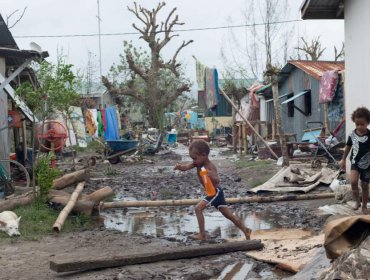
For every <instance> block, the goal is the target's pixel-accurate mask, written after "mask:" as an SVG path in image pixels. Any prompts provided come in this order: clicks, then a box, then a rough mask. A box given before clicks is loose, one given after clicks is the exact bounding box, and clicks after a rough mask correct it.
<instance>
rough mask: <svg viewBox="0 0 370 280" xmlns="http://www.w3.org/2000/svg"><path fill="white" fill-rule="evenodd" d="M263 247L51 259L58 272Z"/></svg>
mask: <svg viewBox="0 0 370 280" xmlns="http://www.w3.org/2000/svg"><path fill="white" fill-rule="evenodd" d="M262 248H263V244H262V243H261V242H260V241H258V240H247V241H239V242H230V243H221V244H209V245H202V246H199V245H195V246H187V247H181V248H173V249H167V250H161V251H160V252H158V251H156V252H145V253H140V254H130V255H123V256H113V257H98V258H95V259H91V258H90V259H87V260H80V259H76V260H72V261H59V260H58V261H51V262H50V269H51V270H54V271H56V272H72V271H87V270H92V269H98V268H108V267H117V266H125V265H134V264H143V263H152V262H158V261H165V260H178V259H189V258H196V257H203V256H209V255H218V254H226V253H231V252H237V251H249V250H260V249H262Z"/></svg>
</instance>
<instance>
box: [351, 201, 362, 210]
mask: <svg viewBox="0 0 370 280" xmlns="http://www.w3.org/2000/svg"><path fill="white" fill-rule="evenodd" d="M360 207H361V203H360V202H356V203H355V206H353V207H352V209H353V210H358V208H360Z"/></svg>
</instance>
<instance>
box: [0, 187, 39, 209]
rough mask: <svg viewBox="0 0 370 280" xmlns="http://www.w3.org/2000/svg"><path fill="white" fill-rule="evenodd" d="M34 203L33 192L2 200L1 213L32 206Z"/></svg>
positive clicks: (0, 204) (0, 203) (0, 201)
mask: <svg viewBox="0 0 370 280" xmlns="http://www.w3.org/2000/svg"><path fill="white" fill-rule="evenodd" d="M32 201H33V191H29V192H27V193H25V194H22V195H18V196H14V197H12V198H8V199H6V200H0V212H2V211H5V210H12V209H14V208H17V207H18V206H23V205H27V204H30V203H31V202H32Z"/></svg>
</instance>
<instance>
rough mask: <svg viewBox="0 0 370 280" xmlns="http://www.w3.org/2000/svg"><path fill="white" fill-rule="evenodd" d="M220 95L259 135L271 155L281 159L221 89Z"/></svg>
mask: <svg viewBox="0 0 370 280" xmlns="http://www.w3.org/2000/svg"><path fill="white" fill-rule="evenodd" d="M220 93H221V94H222V95H223V96H224V97H225V99H226V101H227V102H229V103H230V105H231V106H232V107H233V108H234V109H235V111H236V112H237V113H238V114H239V115H240V117H241V118H242V120H243V121H245V123H246V124H247V125H248V126H249V127H250V129H251V130H252V131H253V132H254V133H255V134H256V135H257V137H258V138H259V139H260V140H261V141H262V143H263V144H264V145H265V146H266V148H267V149H268V150H269V151H270V153H271V155H273V156H274V157H275V158H276V159H278V158H279V157H278V156H277V155H276V154H275V152H274V151H273V150H272V149H271V147H270V146H269V145H268V144H267V142H266V141H265V139H263V137H262V136H261V135H259V134H258V132H257V131H256V130H255V129H254V127H253V126H252V125H251V123H250V122H249V121H248V120H247V119H246V118H245V117H244V116H243V114H242V113H241V112H240V110H239V109H238V107H236V105H235V104H234V103H233V102H232V101H231V100H230V98H229V97H228V96H227V94H226V93H225V92H224V91H223V90H222V89H220Z"/></svg>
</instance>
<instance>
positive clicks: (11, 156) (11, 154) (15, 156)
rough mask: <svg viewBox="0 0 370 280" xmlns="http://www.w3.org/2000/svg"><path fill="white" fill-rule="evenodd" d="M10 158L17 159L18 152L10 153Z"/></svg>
mask: <svg viewBox="0 0 370 280" xmlns="http://www.w3.org/2000/svg"><path fill="white" fill-rule="evenodd" d="M9 159H11V160H17V154H16V153H10V155H9Z"/></svg>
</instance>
